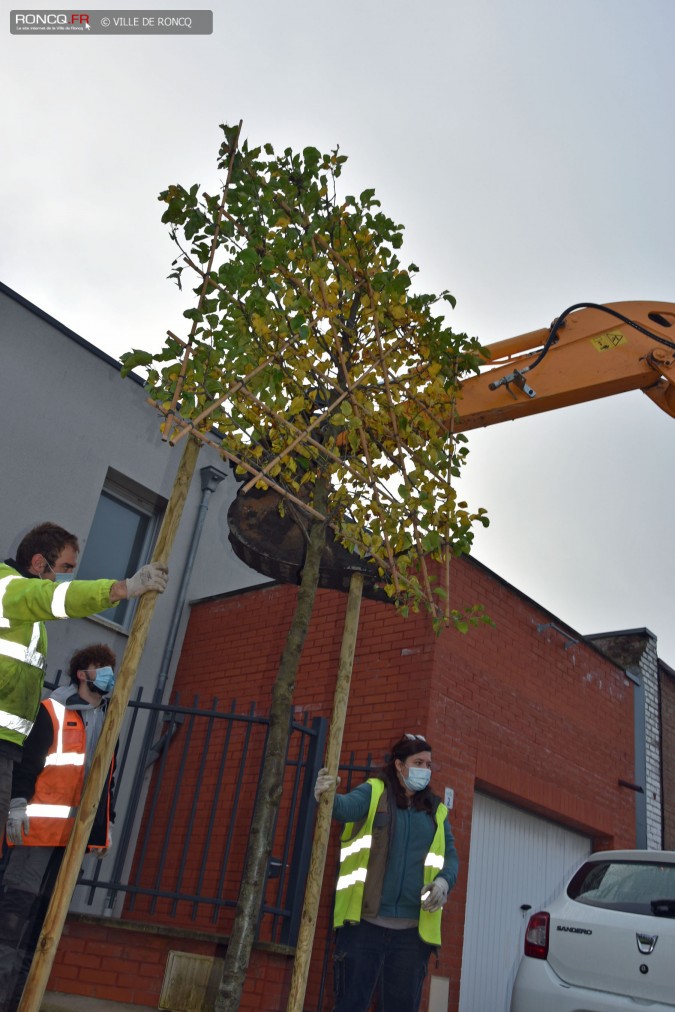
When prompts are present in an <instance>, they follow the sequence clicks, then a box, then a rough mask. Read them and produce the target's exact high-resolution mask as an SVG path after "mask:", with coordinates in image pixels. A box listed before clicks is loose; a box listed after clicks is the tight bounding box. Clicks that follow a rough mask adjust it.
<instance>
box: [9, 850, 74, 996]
mask: <svg viewBox="0 0 675 1012" xmlns="http://www.w3.org/2000/svg"><path fill="white" fill-rule="evenodd" d="M64 854H65V848H64V847H10V848H8V852H7V853H6V855H5V857H4V859H3V866H4V867H3V872H2V884H1V886H0V1012H14V1010H15V1009H16V1008H17V1007H18V1004H19V1001H20V1000H21V993H22V991H23V989H24V985H25V983H26V978H27V976H28V972H29V970H30V965H31V962H32V960H33V953H34V952H35V947H36V945H37V942H38V939H39V937H40V931H41V930H42V923H43V921H44V918H45V914H46V913H47V907H48V906H49V900H50V899H51V894H52V892H53V891H54V884H55V882H56V876H57V875H58V872H59V868H60V867H61V862H62V860H63V855H64Z"/></svg>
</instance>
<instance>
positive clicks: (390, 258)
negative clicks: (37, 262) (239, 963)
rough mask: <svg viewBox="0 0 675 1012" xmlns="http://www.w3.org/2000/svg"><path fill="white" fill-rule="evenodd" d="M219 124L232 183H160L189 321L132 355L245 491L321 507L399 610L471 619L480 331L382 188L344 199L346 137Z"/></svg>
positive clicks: (168, 423)
mask: <svg viewBox="0 0 675 1012" xmlns="http://www.w3.org/2000/svg"><path fill="white" fill-rule="evenodd" d="M222 130H223V134H224V139H223V142H222V145H221V147H220V152H219V160H218V167H219V169H220V170H222V171H223V173H225V174H226V177H225V178H224V180H223V182H222V185H221V187H220V191H219V192H217V193H215V194H211V193H208V192H205V191H204V190H203V189H200V186H199V185H198V184H195V185H192V186H190V187H189V188H188V187H185V186H182V185H180V184H175V185H171V186H169V187H168V188H167V189H166V190H165V191H164V192H163V193H162V194H161V195H160V200H161V201H163V202H164V203H165V204H166V209H165V211H164V214H163V218H162V220H163V221H164V222H166V223H167V224H168V225H169V226H170V229H171V234H172V237H173V240H174V241H175V243H176V245H177V247H178V255H177V258H176V260H175V261H174V263H173V265H172V271H171V274H170V277H172V278H173V279H174V280H175V281H176V282H177V283H178V284H179V285H181V286H182V285H183V283H184V281H185V279H186V277H187V276H189V277H190V278H191V279H192V284H195V282H196V287H195V288H194V291H195V294H196V295H197V296H198V300H197V305H196V306H195V308H191V309H188V310H186V312H185V316H186V317H187V318H188V319H189V320H190V321H191V328H190V333H189V335H188V337H187V338H180V337H178V336H176V335H174V334H171V333H170V334H169V335H168V339H167V341H166V343H165V346H164V348H163V349H162V351H161V352H160V353H158V354H156V355H153V354H151V353H148V352H144V351H138V350H135V351H132V352H129V353H127V355H125V356H123V361H124V368H125V370H127V371H128V370H130V369H132V368H133V367H135V366H143V367H145V368H147V370H148V387H149V390H150V393H151V396H152V398H153V400H154V401H155V403H156V405H157V408H158V409H159V411H160V412H161V413H162V415H163V416H164V419H163V428H164V436H165V438H167V439H170V440H171V441H172V442H176V441H178V440H180V439H181V438H183V437H184V436H185V435H187V434H189V433H192V434H194V435H196V436H197V437H198V438H200V439H202V440H203V441H205V442H208V443H211V444H213V445H214V446H216V448H217V449H218V451H219V452H220V453H221V454H222V455H223V456H224V457H226V458H227V459H229V460H230V461H231V462H232V463H233V465H234V466H235V469H236V473H237V475H238V476H239V477H240V479H241V480H242V482H244V485H243V487H242V493H245V491H246V490H247V489H249V488H252V487H254V486H255V487H257V488H265V487H268V488H272V489H274V490H275V491H276V492H277V493H278V494H279V495H280V496H281V506H280V508H281V509H292V510H293V511H294V516H296V517H297V518H298V519H299V520H300V521H301V522H302V520H303V518H304V519H305V520H306V521H309V520H311V519H312V518H315V519H316V518H323V517H325V518H326V519H327V521H328V523H329V525H330V527H331V528H332V530H333V532H334V534H335V537H336V539H337V540H338V541H339V542H340V543H341V544H343V545H344V546H345V547H346V548H347V549H349V550H350V551H352V552H354V553H356V554H357V555H359V556H363V557H369V558H372V559H373V560H374V562H375V564H376V566H377V569H378V575H379V577H380V578H381V580H382V585H383V587H384V590H385V592H386V594H387V595H388V596H389V597H390V598H391V599H392V601H393V602H394V603H395V604H396V605H397V606H398V607H399V608H400V609H402V610H403V611H404V612H405V611H406V610H407V609H408V608H409V607H413V608H414V609H417V608H418V607H419V606H420V604H422V603H423V604H424V605H425V606H426V607H427V608H428V609H429V610H430V611H431V613H432V615H433V617H434V620H435V621H436V622H437V624H438V625H439V626H442V625H443V624H446V623H447V622H448V621H453V622H454V623H455V624H456V625H458V626H459V628H460V629H464V628H466V625H467V622H468V621H470V620H471V619H470V616H467V615H466V614H460V613H459V612H456V611H455V610H454V609H452V608H451V607H450V606H449V603H448V583H449V576H448V564H449V559H450V557H451V556H452V555H460V554H463V553H466V552H468V551H469V550H470V547H471V542H472V538H473V532H472V525H473V524H474V523H476V522H479V523H482V524H484V525H487V522H488V521H487V516H486V511H485V510H484V509H482V508H479V509H477V510H475V511H472V510H471V509H470V508H469V507H468V506H467V504H466V503H465V502H463V501H458V497H457V495H456V492H455V489H454V487H453V481H454V480H455V479H456V478H457V477H458V476H459V473H460V469H461V466H462V465H463V463H464V462H465V459H466V455H467V452H468V448H467V445H466V438H465V437H464V436H463V435H461V434H457V433H454V432H453V419H454V414H455V412H454V402H455V398H456V396H457V393H458V390H459V387H460V383H461V379H462V377H463V376H466V375H467V374H470V373H472V372H476V371H478V367H479V364H480V363H481V361H482V359H481V347H480V344H479V342H478V341H477V340H476V339H475V338H469V337H467V335H466V334H455V333H454V332H453V331H452V329H451V328H450V327H449V326H448V324H447V322H446V318H445V312H446V311H447V310H448V309H449V308H450V307H454V304H455V300H454V298H453V296H452V295H451V294H450V293H449V292H447V291H443V292H441V293H440V294H428V293H424V292H421V291H419V290H418V286H417V285H416V284H415V282H416V275H417V274H418V267H417V266H416V265H415V264H413V263H408V264H407V265H405V266H404V264H403V263H402V261H401V259H400V257H401V253H400V251H401V249H402V245H403V226H402V225H400V224H397V223H395V221H394V220H393V219H392V218H390V217H388V216H387V215H386V214H385V213H384V212H383V211H382V210H381V208H380V202H379V201H378V200H377V199H376V196H375V190H373V189H366V190H364V191H363V192H362V193H361V194H360V195H359V196H358V197H357V196H354V195H345V196H340V195H339V192H338V187H339V183H340V177H341V173H342V170H343V166H344V164H345V162H346V160H347V159H346V157H345V156H344V155H343V154H341V153H340V151H339V149H337V148H336V149H335V150H333V151H331V152H329V153H325V154H322V153H321V152H320V151H318V150H317V149H316V148H314V147H306V148H305V149H304V150H303V151H302V152H301V153H299V152H294V151H292V150H291V149H290V148H287V149H286V150H285V151H283V153H281V154H276V153H275V151H274V149H273V148H272V146H271V145H270V144H265V145H264V147H249V145H248V143H247V142H246V141H244V142H243V143H242V142H241V139H240V125H239V126H223V127H222ZM186 272H188V274H187V275H186ZM319 486H321V487H322V488H323V489H324V492H325V488H326V486H327V495H325V494H323V493H322V494H321V496H320V497H319V498H317V489H318V488H319ZM434 563H440V565H434Z"/></svg>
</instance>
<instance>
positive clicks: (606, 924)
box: [511, 850, 675, 1012]
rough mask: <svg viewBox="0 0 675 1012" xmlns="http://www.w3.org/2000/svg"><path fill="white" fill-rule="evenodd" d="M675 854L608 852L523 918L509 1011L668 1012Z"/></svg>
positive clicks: (671, 1004)
mask: <svg viewBox="0 0 675 1012" xmlns="http://www.w3.org/2000/svg"><path fill="white" fill-rule="evenodd" d="M673 1009H675V851H671V850H667V851H664V850H608V851H602V852H600V853H597V854H591V856H590V857H589V858H588V859H587V860H586V861H585V862H584V864H583V865H582V866H581V868H579V870H578V871H577V872H576V873H575V875H574V876H573V877H572V880H571V881H570V883H569V885H568V886H567V889H566V890H565V892H564V893H563V894H562V896H559V897H558V899H556V900H555V901H554V902H553V903H551V904H550V906H549V907H548V909H547V910H541V911H539V912H538V913H536V914H533V915H532V917H530V921H529V924H528V926H527V931H526V934H525V954H524V956H523V958H522V960H521V963H520V966H519V968H518V973H517V975H516V979H515V983H514V985H513V992H512V995H511V1012H623V1010H626V1012H627V1010H630V1012H673Z"/></svg>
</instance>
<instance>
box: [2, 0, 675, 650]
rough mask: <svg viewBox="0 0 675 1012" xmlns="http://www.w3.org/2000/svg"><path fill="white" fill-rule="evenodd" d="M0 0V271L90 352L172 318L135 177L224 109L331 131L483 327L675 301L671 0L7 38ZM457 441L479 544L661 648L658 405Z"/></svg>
mask: <svg viewBox="0 0 675 1012" xmlns="http://www.w3.org/2000/svg"><path fill="white" fill-rule="evenodd" d="M12 6H15V5H12ZM123 6H124V9H125V10H132V9H137V10H141V9H145V6H146V5H145V4H137V3H130V2H125V3H124V5H123ZM104 7H105V8H106V9H110V8H109V7H108V6H107V5H105V4H95V5H92V6H90V7H89V8H88V9H89V10H97V9H103V8H104ZM175 7H178V4H175ZM202 7H203V5H201V4H198V3H197V4H194V3H193V4H191V3H184V4H183V9H187V8H191V9H195V10H196V9H201V8H202ZM4 8H5V10H6V12H7V14H6V15H5V19H4V21H5V23H4V27H3V35H2V42H1V44H0V73H1V74H2V76H3V77H4V80H3V81H2V93H3V96H4V98H3V102H2V110H1V112H0V123H1V126H2V136H3V141H4V145H3V146H4V157H3V159H2V167H1V168H0V173H1V176H2V181H3V186H2V201H1V204H0V207H1V211H0V214H1V216H2V244H1V249H0V280H2V281H4V282H5V284H7V285H9V286H10V287H11V288H13V289H15V290H16V291H17V292H19V293H20V294H21V295H23V296H25V297H26V298H27V299H29V300H31V301H32V302H34V303H35V304H36V305H37V306H39V307H40V308H41V309H43V310H45V311H46V312H48V313H50V314H52V315H53V316H55V317H56V318H57V319H58V320H60V321H61V322H62V323H64V324H66V325H67V326H68V327H71V328H72V329H73V330H75V331H76V332H77V333H78V334H80V335H81V336H82V337H84V338H86V339H87V340H88V341H91V342H92V343H93V344H95V345H97V346H99V347H101V348H103V349H105V350H106V351H108V352H109V353H110V354H112V355H115V356H118V355H120V354H121V353H122V352H123V351H125V350H127V349H129V348H131V347H144V348H158V347H160V346H161V343H162V341H163V335H164V334H165V332H166V330H167V329H173V330H177V329H178V328H179V327H182V326H183V321H182V320H181V311H182V308H184V304H183V303H181V298H180V296H179V293H178V292H177V290H176V289H175V287H173V286H172V283H171V282H169V281H167V280H166V275H167V274H168V272H169V269H170V268H169V265H170V262H171V260H172V259H173V255H174V254H173V249H172V246H171V244H170V241H169V239H168V235H167V232H166V229H165V227H164V226H163V225H162V224H161V222H160V216H161V211H162V207H161V205H160V204H158V203H157V195H158V193H159V192H160V190H162V189H164V188H165V187H166V186H167V185H168V184H170V183H173V182H181V183H183V184H185V185H187V186H189V185H191V184H192V183H195V182H199V183H201V184H204V185H212V186H213V185H214V184H215V182H216V181H217V180H218V175H217V173H216V170H215V163H216V153H217V148H218V145H219V143H220V131H219V129H218V124H219V123H221V122H230V123H232V122H237V121H238V120H239V119H243V121H244V128H243V129H244V135H245V136H247V137H248V138H249V139H250V140H251V141H252V142H254V143H256V144H257V143H264V142H265V141H271V142H272V144H274V145H275V147H281V148H283V147H286V146H292V147H294V148H301V147H303V146H305V145H307V144H311V145H314V146H316V147H319V148H321V149H325V150H328V149H330V148H333V147H335V146H336V145H338V144H339V146H340V148H341V150H342V153H344V154H347V155H348V156H349V163H348V166H347V172H346V174H345V190H344V192H349V191H350V190H352V189H357V192H360V189H364V188H366V187H370V186H373V187H375V188H376V191H377V195H378V197H379V198H380V199H381V201H382V204H383V209H384V210H385V211H386V212H387V213H389V214H390V215H391V216H392V217H394V218H395V219H396V220H397V221H400V222H402V223H404V224H405V226H406V245H405V247H404V251H403V253H404V257H405V258H406V259H407V260H414V261H415V263H417V264H418V265H419V266H420V268H421V275H420V277H421V283H422V284H423V286H424V288H425V290H427V291H434V290H440V289H443V288H448V289H450V291H451V292H453V294H454V295H455V296H456V298H457V309H456V310H455V312H454V314H453V315H452V316H451V318H450V322H451V323H452V325H453V327H454V328H455V329H457V330H460V331H461V330H465V331H467V332H468V333H469V334H471V335H476V336H477V337H479V338H480V340H481V341H482V342H484V343H490V342H491V341H494V340H498V339H501V338H504V337H509V336H512V335H514V334H519V333H523V332H526V331H529V330H533V329H536V328H538V327H543V326H546V325H548V324H549V323H550V322H551V321H552V320H553V319H554V317H556V316H559V315H560V313H561V312H562V311H563V310H564V309H565V308H566V307H567V306H568V305H571V304H572V303H576V302H582V301H595V302H617V301H625V300H633V299H654V300H667V301H671V300H672V301H675V288H674V284H673V280H674V277H675V273H674V266H675V265H674V255H673V243H674V241H675V196H674V187H673V164H674V159H673V154H674V147H675V132H674V131H673V96H674V95H675V61H674V60H673V52H672V50H673V39H675V2H674V0H642V2H640V3H638V2H636V0H564V2H561V0H509V2H505V0H461V2H458V0H442V2H441V0H426V2H421V3H417V4H413V3H410V2H408V3H402V2H398V0H387V2H384V0H342V2H341V3H340V4H335V3H328V2H326V0H287V2H286V3H285V4H283V3H279V2H278V0H256V2H248V3H244V2H240V3H238V4H233V3H223V4H220V5H219V6H218V8H217V9H216V10H215V12H214V32H213V35H211V36H203V37H186V36H180V37H172V38H169V37H166V36H164V37H159V36H142V37H129V36H114V37H110V38H105V37H101V36H93V35H91V34H89V35H82V36H77V37H74V36H68V37H55V36H46V37H45V36H39V37H38V36H28V35H26V36H11V35H10V34H9V28H8V12H9V10H10V5H9V4H8V3H5V4H4ZM41 9H44V7H42V8H41ZM157 9H159V8H157ZM359 188H360V189H359ZM179 332H180V331H179ZM58 397H59V393H58V390H55V391H48V392H46V393H45V392H43V393H42V395H41V398H40V399H41V402H42V404H43V405H49V406H50V408H53V409H54V410H56V409H57V408H58ZM470 446H471V455H470V461H471V462H470V465H469V468H468V472H467V475H466V478H465V480H464V482H463V490H464V492H465V494H466V496H467V497H468V498H469V499H470V501H471V503H472V504H473V505H474V506H476V507H477V506H484V507H486V508H487V509H488V511H489V514H490V516H491V518H492V524H491V526H490V528H489V529H488V530H487V531H485V532H483V531H482V530H481V531H480V532H479V533H478V535H477V539H476V550H475V555H476V557H477V558H479V559H480V560H481V561H482V562H484V563H485V564H486V565H488V566H489V567H491V568H492V569H494V570H495V571H496V572H497V573H499V574H500V575H501V576H503V577H504V578H505V579H507V580H509V581H510V582H511V583H513V584H514V585H515V586H516V587H518V588H519V589H520V590H522V591H524V592H525V593H527V594H529V595H530V596H531V597H533V598H534V599H535V600H536V601H538V602H539V603H540V604H541V605H543V606H544V607H545V608H547V609H549V610H550V611H552V612H554V613H555V614H556V615H557V616H558V617H559V618H560V619H561V620H562V621H564V622H566V623H568V624H570V625H571V626H573V627H574V628H575V629H577V630H578V631H579V632H581V633H582V634H587V633H594V632H604V631H608V630H614V629H627V628H639V627H643V626H646V627H648V628H649V629H651V630H652V631H653V632H654V633H655V634H656V635H657V636H658V641H659V652H660V655H661V656H662V658H663V659H664V660H665V661H666V662H667V663H669V664H671V665H672V666H675V628H674V623H673V617H672V615H673V607H672V602H673V590H672V582H673V576H672V572H671V571H672V570H673V569H675V565H674V563H675V548H674V544H673V515H672V502H673V499H674V497H675V422H674V421H673V420H671V419H670V418H668V417H667V416H666V415H664V414H663V413H662V412H660V411H659V409H658V408H657V407H655V406H654V405H653V404H652V403H651V402H650V401H649V400H648V399H647V398H646V397H644V395H642V394H640V393H634V394H625V395H622V396H620V397H614V398H611V399H608V400H604V401H599V402H595V403H592V404H587V405H583V406H579V407H576V408H567V409H565V410H562V411H558V412H554V413H551V414H547V415H540V416H537V417H535V418H532V419H528V420H523V421H519V422H509V423H505V424H502V425H499V426H494V427H490V428H488V429H484V430H481V431H479V432H477V433H472V434H471V436H470Z"/></svg>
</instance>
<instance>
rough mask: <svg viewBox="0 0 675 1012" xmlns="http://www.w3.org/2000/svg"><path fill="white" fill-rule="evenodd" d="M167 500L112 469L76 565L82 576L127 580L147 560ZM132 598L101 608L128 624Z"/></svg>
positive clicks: (118, 622)
mask: <svg viewBox="0 0 675 1012" xmlns="http://www.w3.org/2000/svg"><path fill="white" fill-rule="evenodd" d="M164 506H165V500H163V499H162V498H161V497H160V496H157V495H155V494H154V493H153V492H150V491H149V490H148V489H145V488H143V487H142V486H141V485H138V484H137V483H136V482H133V481H131V480H130V479H128V478H125V477H124V475H121V474H119V472H116V471H113V470H109V471H108V475H107V477H106V481H105V484H104V486H103V489H102V491H101V497H100V499H99V501H98V506H97V507H96V513H95V514H94V520H93V523H92V525H91V530H90V531H89V537H88V538H87V543H86V545H85V548H84V552H83V554H82V558H81V560H80V564H79V566H78V567H77V578H78V579H79V580H99V579H104V578H106V579H115V580H124V579H126V577H127V576H132V575H133V573H135V572H136V570H137V569H138V568H139V567H140V566H142V565H143V564H144V563H145V562H147V561H148V559H149V558H150V555H151V552H152V546H153V544H154V541H155V538H156V535H157V530H158V528H159V520H160V516H161V512H162V510H163V508H164ZM133 603H134V602H133V601H120V603H119V604H118V605H117V607H116V608H107V609H106V610H105V611H102V612H99V615H100V617H101V618H105V619H107V620H108V621H110V622H114V623H115V624H116V625H119V626H122V627H123V628H125V629H126V628H128V626H129V625H130V623H131V616H132V613H133Z"/></svg>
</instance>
